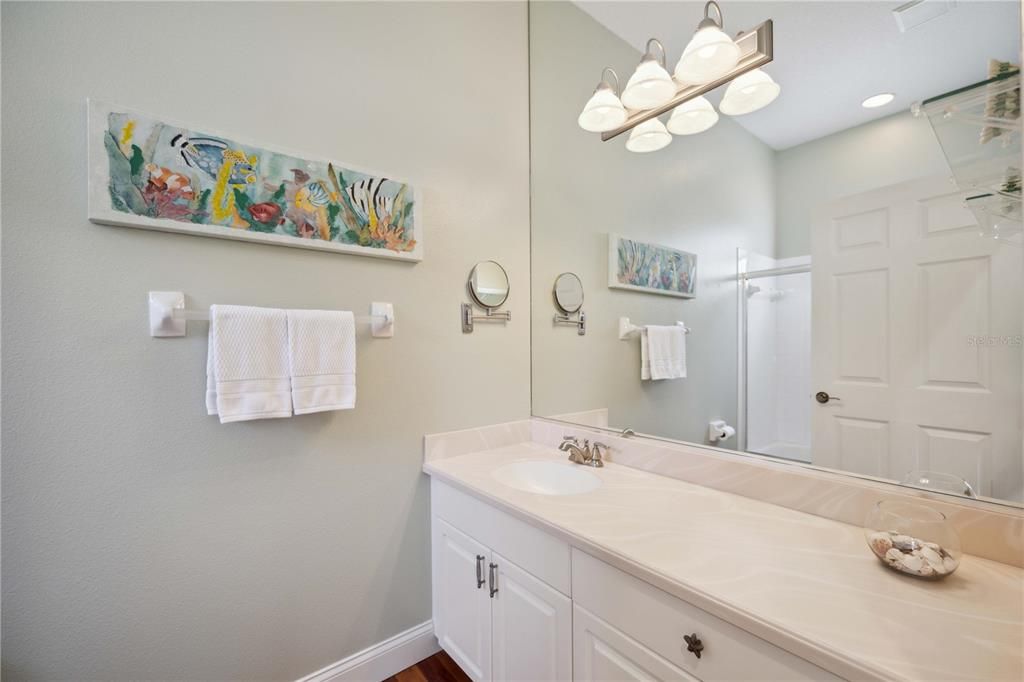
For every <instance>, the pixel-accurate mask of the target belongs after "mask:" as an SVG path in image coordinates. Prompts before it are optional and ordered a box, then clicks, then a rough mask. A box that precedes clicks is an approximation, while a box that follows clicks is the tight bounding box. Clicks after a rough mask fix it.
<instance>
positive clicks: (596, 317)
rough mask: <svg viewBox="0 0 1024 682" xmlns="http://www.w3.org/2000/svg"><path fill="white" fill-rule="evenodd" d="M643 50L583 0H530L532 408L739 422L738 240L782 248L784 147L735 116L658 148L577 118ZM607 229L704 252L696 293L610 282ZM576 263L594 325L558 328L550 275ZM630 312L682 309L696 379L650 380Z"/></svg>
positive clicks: (646, 319)
mask: <svg viewBox="0 0 1024 682" xmlns="http://www.w3.org/2000/svg"><path fill="white" fill-rule="evenodd" d="M639 60H640V55H639V54H638V53H637V51H636V50H635V49H633V48H632V47H630V46H629V45H628V44H626V43H625V42H624V41H622V40H621V39H620V38H618V37H616V36H615V35H613V34H612V33H610V32H609V31H608V30H607V29H605V28H604V27H603V26H601V25H600V24H599V23H597V22H596V21H595V20H594V19H592V18H591V17H590V16H589V15H587V14H585V13H584V12H582V11H581V10H579V9H578V8H576V7H575V6H573V5H571V4H569V3H543V2H542V3H533V4H531V6H530V70H531V83H530V85H531V98H530V99H531V102H530V109H531V111H530V119H531V145H532V175H531V182H532V188H533V194H532V202H533V204H532V229H533V244H532V255H533V268H532V278H533V302H534V318H533V347H534V353H533V400H534V403H533V405H534V413H535V414H538V415H545V414H546V415H551V414H560V413H566V412H577V411H580V410H587V409H593V408H600V407H607V408H609V423H610V424H611V425H612V426H614V427H618V428H623V427H626V426H630V427H632V428H634V429H636V430H637V431H646V432H648V433H655V434H658V435H662V436H667V437H671V438H680V439H683V440H689V441H696V442H698V443H700V442H704V440H705V438H706V434H707V424H708V421H710V420H711V419H715V418H721V419H726V420H728V421H729V422H730V423H731V424H733V425H735V424H736V421H735V420H736V362H737V360H736V356H737V341H736V249H737V248H738V247H743V248H746V249H751V250H754V251H757V252H760V253H766V254H771V253H772V252H773V251H774V243H773V235H774V232H773V227H774V215H775V205H774V185H773V170H774V166H773V164H774V155H773V152H772V150H771V149H770V148H769V147H768V146H766V145H765V144H763V143H761V142H760V141H759V140H757V139H756V138H754V137H753V136H752V135H750V133H748V132H747V131H746V130H744V129H743V128H741V127H740V126H739V125H737V124H736V123H735V122H734V121H732V120H730V119H729V118H728V117H727V116H723V117H721V119H720V121H719V122H718V124H717V125H716V126H715V127H714V128H712V129H711V130H709V131H707V132H704V133H701V134H700V135H693V136H688V137H677V138H675V139H674V140H673V142H672V144H671V145H670V146H669V147H667V148H666V149H663V150H661V151H658V152H655V153H652V154H634V153H632V152H628V151H626V149H625V138H626V136H625V135H624V136H622V137H620V138H617V139H615V140H613V141H611V142H601V141H600V138H599V137H598V136H597V135H596V134H594V133H586V132H584V131H582V130H580V128H579V127H578V126H577V125H576V117H577V116H578V115H579V111H580V109H581V108H582V106H583V104H584V102H586V100H587V98H588V97H589V96H590V94H591V90H592V89H593V87H594V85H595V84H596V83H597V81H598V78H599V77H600V75H601V69H602V68H603V67H604V66H612V67H613V68H615V69H616V71H618V73H619V75H620V77H621V78H622V79H623V81H625V79H627V78H628V77H629V75H630V74H631V73H632V71H633V69H634V68H636V64H637V63H638V62H639ZM609 232H616V233H619V234H622V235H624V236H630V237H634V238H637V239H640V240H646V241H651V242H655V243H660V244H666V245H669V246H674V247H677V248H680V249H683V250H685V251H691V252H694V253H696V254H698V265H697V268H698V282H697V298H695V299H692V300H683V299H679V298H670V297H666V296H658V295H651V294H642V293H636V292H632V291H624V290H616V289H609V288H608V265H607V263H608V236H607V235H608V233H609ZM566 270H571V271H574V272H576V273H577V274H579V275H580V277H581V279H582V280H583V285H584V288H585V290H586V300H585V303H584V310H585V311H586V313H587V317H588V330H587V335H586V336H583V337H581V336H577V335H576V333H575V331H574V329H573V328H571V327H552V323H551V318H552V315H553V314H554V313H555V309H554V306H553V304H552V302H551V287H552V285H553V283H554V279H555V277H556V276H557V275H558V273H560V272H564V271H566ZM620 315H626V316H629V317H631V318H632V319H633V320H634V321H635V322H636V323H638V324H671V323H672V322H674V321H676V320H683V321H685V322H686V324H687V325H688V326H689V327H691V328H692V330H693V333H691V334H690V336H689V337H688V340H687V355H688V364H689V376H688V378H687V379H683V380H681V381H661V382H643V383H641V382H640V378H639V377H640V346H639V343H638V342H637V341H636V340H632V341H629V342H624V341H619V340H618V336H617V324H618V317H619V316H620ZM735 443H736V440H735V439H732V440H731V441H728V442H727V443H726V446H727V447H728V446H735Z"/></svg>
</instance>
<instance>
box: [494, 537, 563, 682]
mask: <svg viewBox="0 0 1024 682" xmlns="http://www.w3.org/2000/svg"><path fill="white" fill-rule="evenodd" d="M492 562H493V563H494V564H495V565H496V567H495V577H496V578H497V580H496V584H495V585H493V586H492V589H494V588H496V589H497V592H495V593H494V599H493V602H492V604H491V628H492V640H493V645H494V658H493V666H494V667H493V678H494V680H495V681H496V682H505V681H509V682H511V681H512V680H515V681H517V682H536V681H537V680H545V681H550V682H558V681H560V680H569V679H571V677H572V602H571V601H570V600H569V598H568V597H566V596H565V595H563V594H561V593H560V592H558V591H557V590H555V589H554V588H552V587H549V586H548V585H546V584H544V583H543V582H541V581H540V580H538V579H537V578H534V577H533V576H532V575H530V574H529V573H527V572H526V571H524V570H523V569H521V568H519V567H518V566H516V565H515V564H513V563H512V562H510V561H508V560H507V559H505V558H504V557H502V556H501V555H499V554H497V553H495V554H493V555H492Z"/></svg>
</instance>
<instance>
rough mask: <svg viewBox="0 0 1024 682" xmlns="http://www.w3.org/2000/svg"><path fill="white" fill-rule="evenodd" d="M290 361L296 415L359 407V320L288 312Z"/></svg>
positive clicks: (334, 313)
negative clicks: (357, 355)
mask: <svg viewBox="0 0 1024 682" xmlns="http://www.w3.org/2000/svg"><path fill="white" fill-rule="evenodd" d="M288 359H289V363H290V370H291V378H292V404H293V405H294V407H295V414H309V413H311V412H326V411H327V410H351V409H352V408H354V407H355V406H356V321H355V317H354V316H353V315H352V313H350V312H345V311H338V310H289V311H288Z"/></svg>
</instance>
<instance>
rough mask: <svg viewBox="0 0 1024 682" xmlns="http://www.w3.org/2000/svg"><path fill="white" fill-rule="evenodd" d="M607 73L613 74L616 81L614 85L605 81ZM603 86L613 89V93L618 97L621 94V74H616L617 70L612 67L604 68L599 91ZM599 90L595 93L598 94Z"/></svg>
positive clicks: (598, 85)
mask: <svg viewBox="0 0 1024 682" xmlns="http://www.w3.org/2000/svg"><path fill="white" fill-rule="evenodd" d="M606 73H607V74H611V77H612V78H614V79H615V84H614V85H612V83H611V82H609V81H608V80H606V79H605V74H606ZM603 86H608V87H610V88H611V89H612V92H614V93H615V96H616V97H618V96H619V95H620V94H621V93H620V90H619V74H617V73H615V69H613V68H612V67H610V66H606V67H604V71H602V72H601V82H600V83H598V84H597V90H600V89H601V88H602V87H603ZM597 90H595V91H594V92H597Z"/></svg>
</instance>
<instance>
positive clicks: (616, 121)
mask: <svg viewBox="0 0 1024 682" xmlns="http://www.w3.org/2000/svg"><path fill="white" fill-rule="evenodd" d="M576 121H577V123H579V124H580V128H583V129H584V130H586V131H587V132H590V133H603V132H605V131H608V130H614V129H615V128H618V127H619V126H620V125H622V124H623V123H625V122H626V108H625V107H624V106H622V102H620V101H619V98H618V97H616V96H615V93H614V92H613V91H612V89H611V88H609V87H608V86H602V87H599V88H598V89H597V91H595V92H594V94H593V95H592V96H591V97H590V99H589V100H587V103H586V104H585V105H584V106H583V112H582V113H581V114H580V117H579V118H578V119H576Z"/></svg>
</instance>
